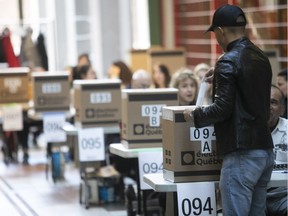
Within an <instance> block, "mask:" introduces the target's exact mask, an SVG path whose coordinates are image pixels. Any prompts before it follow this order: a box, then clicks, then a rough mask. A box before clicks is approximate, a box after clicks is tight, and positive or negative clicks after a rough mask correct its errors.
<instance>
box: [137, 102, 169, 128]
mask: <svg viewBox="0 0 288 216" xmlns="http://www.w3.org/2000/svg"><path fill="white" fill-rule="evenodd" d="M163 106H166V104H154V105H142V106H141V116H143V117H149V126H151V127H160V120H161V119H160V116H161V115H162V107H163Z"/></svg>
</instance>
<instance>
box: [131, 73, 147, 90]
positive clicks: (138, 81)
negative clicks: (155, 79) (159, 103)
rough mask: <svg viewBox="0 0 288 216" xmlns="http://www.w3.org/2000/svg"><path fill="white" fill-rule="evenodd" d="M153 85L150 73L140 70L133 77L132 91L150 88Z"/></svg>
mask: <svg viewBox="0 0 288 216" xmlns="http://www.w3.org/2000/svg"><path fill="white" fill-rule="evenodd" d="M151 84H152V80H151V75H150V74H149V72H147V71H145V70H143V69H139V70H136V71H135V72H134V73H133V76H132V89H138V88H143V89H144V88H150V86H151Z"/></svg>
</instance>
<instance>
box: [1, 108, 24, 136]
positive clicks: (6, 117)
mask: <svg viewBox="0 0 288 216" xmlns="http://www.w3.org/2000/svg"><path fill="white" fill-rule="evenodd" d="M2 112H3V131H21V130H22V129H23V113H22V106H21V105H19V104H11V105H5V106H3V107H2Z"/></svg>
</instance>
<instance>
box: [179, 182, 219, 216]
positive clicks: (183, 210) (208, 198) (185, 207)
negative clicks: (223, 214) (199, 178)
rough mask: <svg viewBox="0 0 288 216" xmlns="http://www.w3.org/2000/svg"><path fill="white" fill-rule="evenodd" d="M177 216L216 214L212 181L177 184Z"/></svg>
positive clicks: (214, 215) (213, 215)
mask: <svg viewBox="0 0 288 216" xmlns="http://www.w3.org/2000/svg"><path fill="white" fill-rule="evenodd" d="M177 198H178V215H179V216H192V215H201V216H208V215H209V216H211V215H212V216H216V198H215V183H214V182H194V183H179V184H177Z"/></svg>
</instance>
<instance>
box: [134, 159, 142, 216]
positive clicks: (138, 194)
mask: <svg viewBox="0 0 288 216" xmlns="http://www.w3.org/2000/svg"><path fill="white" fill-rule="evenodd" d="M134 164H135V170H137V173H136V178H137V179H136V182H137V204H138V205H137V207H138V210H137V213H138V215H142V203H141V200H142V196H141V186H140V176H139V168H138V166H139V165H138V158H136V159H135V162H134Z"/></svg>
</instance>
